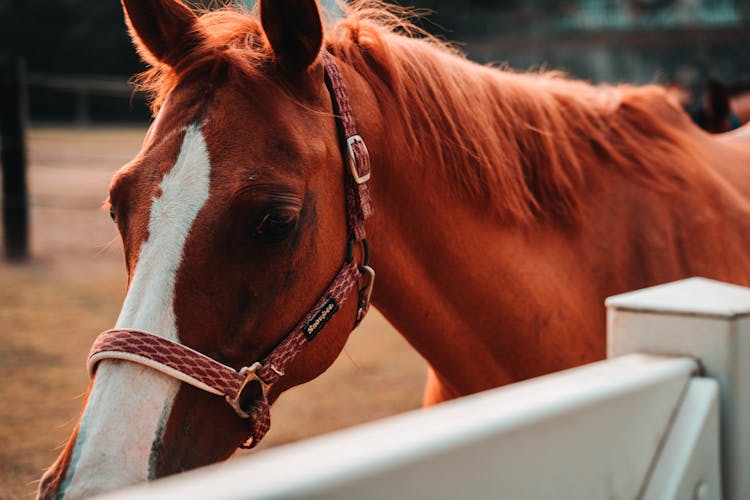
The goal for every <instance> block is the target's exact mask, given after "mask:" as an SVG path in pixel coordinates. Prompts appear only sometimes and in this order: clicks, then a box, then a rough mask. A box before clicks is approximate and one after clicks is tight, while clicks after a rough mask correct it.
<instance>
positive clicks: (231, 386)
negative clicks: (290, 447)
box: [88, 51, 375, 448]
mask: <svg viewBox="0 0 750 500" xmlns="http://www.w3.org/2000/svg"><path fill="white" fill-rule="evenodd" d="M322 58H323V67H324V69H325V83H326V86H327V88H328V90H329V92H330V94H331V100H332V103H333V108H334V113H335V115H336V122H337V124H338V127H339V132H340V134H341V139H342V140H341V143H342V152H343V156H344V161H345V164H346V168H345V172H347V173H348V175H345V179H344V186H345V193H346V194H345V197H346V214H347V225H348V232H349V238H350V240H349V251H348V252H347V259H346V261H345V262H344V264H343V265H342V266H341V268H340V269H339V271H338V273H337V274H336V276H335V277H334V278H333V280H332V281H331V283H330V284H329V285H328V287H327V288H326V290H325V291H324V292H323V294H322V295H321V296H320V298H319V299H318V301H317V302H316V303H315V305H314V306H313V308H312V309H310V311H308V312H307V314H305V316H304V317H303V318H302V319H301V320H300V321H299V323H297V325H296V326H295V327H294V328H293V329H292V331H290V332H289V333H288V334H287V335H286V337H285V338H284V339H283V340H282V341H281V342H280V343H279V344H278V345H277V346H276V347H275V348H274V349H273V350H272V351H271V353H270V354H268V356H266V357H265V358H264V359H263V360H262V361H257V362H254V363H252V364H250V365H248V366H245V367H243V368H241V369H240V370H235V369H234V368H232V367H230V366H227V365H224V364H222V363H220V362H218V361H216V360H214V359H212V358H210V357H208V356H206V355H205V354H202V353H200V352H198V351H196V350H194V349H191V348H189V347H187V346H185V345H183V344H180V343H178V342H176V341H172V340H169V339H166V338H164V337H160V336H158V335H154V334H152V333H148V332H143V331H139V330H132V329H114V330H107V331H105V332H103V333H102V334H100V335H99V336H98V337H97V338H96V340H95V341H94V345H93V346H92V347H91V351H90V353H89V358H88V370H89V373H90V374H91V376H93V374H94V372H95V371H96V365H97V363H98V362H99V361H101V360H102V359H122V360H127V361H131V362H135V363H140V364H142V365H145V366H148V367H151V368H153V369H155V370H158V371H160V372H162V373H165V374H166V375H169V376H170V377H173V378H176V379H178V380H180V381H182V382H185V383H187V384H190V385H192V386H194V387H197V388H199V389H202V390H204V391H207V392H210V393H212V394H216V395H218V396H223V397H224V398H225V399H226V400H227V402H228V403H229V404H230V406H232V408H233V409H234V410H235V412H237V414H238V415H239V416H240V417H242V418H245V419H248V421H249V422H250V425H251V428H252V431H251V435H250V437H249V438H248V440H247V442H246V443H245V444H244V445H243V447H249V448H252V447H254V446H256V445H257V444H258V443H259V442H260V440H261V439H262V438H263V436H264V435H265V434H266V432H267V431H268V429H269V428H270V426H271V415H270V411H269V404H268V399H267V397H266V396H267V394H268V389H269V388H270V387H271V386H273V385H274V384H275V383H276V382H277V381H278V380H279V378H281V377H282V376H283V375H284V372H285V370H286V367H287V366H288V365H289V364H290V363H291V362H292V361H293V360H294V358H295V357H296V356H297V355H298V354H299V352H300V351H301V350H302V348H304V347H305V345H307V344H308V343H309V342H311V341H312V340H313V339H314V338H315V336H317V335H318V333H320V331H321V330H322V329H323V327H325V325H326V324H327V323H328V321H329V320H330V319H331V317H333V315H334V314H336V312H337V311H338V310H339V308H340V306H341V304H343V302H344V301H345V300H346V299H347V298H348V297H349V296H350V295H351V294H352V292H353V291H354V290H355V289H357V290H358V308H357V318H356V322H355V325H354V326H355V327H356V325H357V324H359V322H360V321H361V320H362V318H363V317H364V315H365V314H366V313H367V310H368V308H369V305H370V294H371V292H372V285H373V282H374V279H375V272H374V271H373V270H372V268H371V267H369V265H368V260H369V250H368V248H367V240H366V239H365V220H366V219H367V217H369V216H370V214H371V213H372V203H371V201H370V194H369V191H368V186H367V181H368V180H369V179H370V173H371V171H370V155H369V152H368V150H367V146H366V145H365V143H364V141H363V140H362V137H361V136H360V135H359V134H358V133H357V127H356V122H355V120H354V114H353V112H352V109H351V104H350V102H349V96H348V94H347V92H346V87H345V85H344V80H343V77H342V76H341V71H340V70H339V67H338V65H337V64H336V62H335V61H334V60H333V57H331V55H330V54H329V53H328V52H326V51H323V53H322ZM355 243H361V244H362V246H363V249H364V254H365V255H364V264H363V265H358V264H357V263H356V262H355V261H354V259H353V257H352V246H353V245H354V244H355ZM363 280H364V282H365V283H364V284H363V286H361V288H359V287H358V286H357V285H358V283H360V282H361V281H363ZM251 386H254V387H255V389H256V391H255V393H254V394H256V395H257V397H256V398H255V399H254V400H253V401H251V403H252V404H251V405H249V407H248V405H247V404H245V403H244V402H243V396H244V395H245V393H246V392H248V391H247V390H246V389H247V388H248V387H251Z"/></svg>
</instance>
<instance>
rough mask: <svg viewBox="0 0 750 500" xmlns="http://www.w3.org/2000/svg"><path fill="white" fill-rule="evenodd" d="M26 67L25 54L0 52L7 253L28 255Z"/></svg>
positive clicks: (0, 150) (16, 256)
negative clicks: (22, 55)
mask: <svg viewBox="0 0 750 500" xmlns="http://www.w3.org/2000/svg"><path fill="white" fill-rule="evenodd" d="M24 73H25V67H24V61H23V59H22V58H21V57H18V56H13V55H7V54H0V166H1V167H2V180H3V229H4V235H3V236H4V241H5V256H6V258H7V259H8V260H10V261H22V260H25V259H26V258H27V257H28V243H29V208H28V197H27V188H26V144H25V118H26V117H25V112H24V111H25V102H26V96H25V86H24V81H25V74H24Z"/></svg>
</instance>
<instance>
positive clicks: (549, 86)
mask: <svg viewBox="0 0 750 500" xmlns="http://www.w3.org/2000/svg"><path fill="white" fill-rule="evenodd" d="M123 3H124V7H125V12H126V19H127V23H128V25H129V27H130V31H131V34H132V37H133V40H134V41H135V44H136V46H137V48H138V51H139V52H140V54H141V55H142V57H143V58H144V60H145V61H146V62H148V63H149V64H150V65H151V69H150V70H149V71H148V72H147V73H146V74H145V75H144V76H143V77H142V80H141V84H142V85H143V87H144V88H145V89H147V90H149V91H150V92H151V93H152V97H153V109H154V113H155V117H156V118H155V120H154V122H153V124H152V125H151V128H150V129H149V131H148V133H147V135H146V138H145V141H144V144H143V149H142V150H141V152H140V153H139V154H138V156H137V157H136V158H135V159H134V160H133V161H132V162H131V163H129V164H127V165H126V166H125V167H123V168H122V169H121V170H120V171H119V172H118V173H117V174H116V175H115V177H114V179H113V181H112V184H111V188H110V193H109V199H110V203H111V214H112V216H113V218H114V219H115V223H116V224H117V226H118V229H119V231H120V234H121V235H122V241H123V246H124V252H125V263H126V267H127V272H128V277H129V287H128V293H127V297H126V299H125V302H124V304H123V306H122V311H121V313H120V316H119V319H118V320H117V325H116V328H118V329H125V328H130V329H140V330H145V331H148V332H151V333H153V334H155V335H158V336H161V337H164V338H166V339H169V341H171V342H172V343H181V344H184V345H186V346H190V347H191V348H193V349H195V350H196V351H199V352H201V353H203V354H205V355H206V356H209V357H211V358H213V359H215V360H217V361H220V362H222V363H223V364H225V365H228V366H230V367H232V369H239V368H240V367H242V366H247V365H248V364H249V363H251V362H252V361H253V360H258V359H263V357H264V356H266V355H267V354H268V353H269V352H271V351H273V350H274V348H275V346H277V345H278V344H279V343H280V342H281V341H282V340H283V339H284V338H285V336H286V335H287V332H289V331H290V329H292V328H293V327H294V326H295V325H296V324H297V323H298V321H299V320H300V318H301V317H303V316H304V315H305V314H306V312H307V311H310V310H311V307H312V306H313V304H315V303H316V301H317V300H318V299H319V298H320V296H321V293H322V292H323V291H324V290H325V289H326V287H327V286H328V285H329V283H330V282H331V280H332V277H333V276H334V275H335V274H336V270H337V269H339V267H340V266H341V263H342V262H344V261H345V260H346V258H347V253H348V252H349V249H348V248H349V246H348V244H347V241H348V239H349V238H348V225H347V218H346V213H347V210H346V209H345V206H346V204H345V202H344V198H345V189H346V188H345V185H346V184H345V180H346V176H347V175H348V174H347V173H346V172H347V167H346V162H345V158H344V153H342V151H345V148H344V149H342V146H341V137H340V130H339V128H340V122H339V121H338V120H340V118H337V116H336V115H335V114H334V107H333V106H334V102H333V101H332V98H331V93H330V92H329V88H328V86H327V85H326V83H325V80H326V69H325V67H324V60H327V59H331V60H332V61H334V62H335V64H336V65H337V67H338V68H340V74H341V78H342V80H343V82H344V83H345V86H346V89H347V93H348V97H349V100H350V102H351V109H352V110H353V113H354V118H355V120H356V124H357V127H358V131H359V133H360V134H361V136H362V137H363V138H364V139H365V141H366V143H367V146H368V148H369V151H370V153H371V158H372V167H371V171H372V179H371V181H370V182H369V190H370V195H371V202H372V208H373V216H372V217H371V218H370V219H369V220H368V221H367V225H366V229H367V235H368V238H369V242H370V248H371V249H372V253H373V256H372V260H371V262H372V267H373V268H375V269H376V270H377V273H378V282H377V284H376V286H375V291H374V295H373V303H374V304H375V305H376V306H377V307H378V309H379V310H380V311H382V312H383V314H384V315H385V316H386V317H387V318H388V319H389V320H390V321H391V322H392V323H393V325H394V326H395V327H396V328H397V329H398V330H399V331H400V332H401V333H402V334H403V335H404V337H406V339H408V341H409V342H410V343H411V345H412V346H413V347H414V348H415V349H416V350H417V351H419V353H421V354H422V356H424V358H425V359H426V360H427V361H428V362H429V365H430V369H429V373H428V381H427V387H426V390H425V395H424V403H425V404H427V405H430V404H434V403H438V402H440V401H444V400H447V399H450V398H455V397H458V396H462V395H465V394H470V393H474V392H477V391H481V390H484V389H488V388H491V387H496V386H499V385H503V384H507V383H510V382H514V381H517V380H521V379H525V378H529V377H534V376H537V375H541V374H545V373H549V372H553V371H556V370H561V369H563V368H568V367H571V366H574V365H579V364H581V363H587V362H591V361H594V360H598V359H601V358H602V357H604V355H605V336H604V327H605V322H604V310H603V306H602V302H603V300H604V298H605V297H607V296H608V295H611V294H615V293H619V292H622V291H625V290H632V289H636V288H641V287H645V286H649V285H653V284H657V283H662V282H666V281H671V280H675V279H678V278H683V277H686V276H693V275H700V276H706V277H710V278H716V279H721V280H724V281H729V282H733V283H738V284H746V285H747V284H750V198H749V197H750V145H749V144H748V142H747V141H746V140H745V139H743V137H747V134H745V133H743V134H735V135H734V136H733V137H713V136H710V135H709V134H706V133H704V132H702V131H701V130H699V129H698V128H697V127H696V126H694V125H693V124H692V123H691V122H690V119H689V118H688V117H687V116H686V115H685V114H684V113H683V112H682V111H681V110H679V109H678V107H677V106H675V105H673V104H672V103H671V101H669V100H668V99H667V98H666V94H665V91H664V90H663V89H661V88H657V87H654V86H651V87H643V88H635V87H629V86H617V87H595V86H591V85H589V84H587V83H583V82H579V81H571V80H567V79H565V78H562V77H561V76H560V75H557V74H551V73H540V74H518V73H514V72H511V71H508V70H499V69H495V68H490V67H485V66H480V65H478V64H475V63H472V62H470V61H468V60H466V59H465V58H464V57H462V56H461V55H460V54H458V53H457V52H456V51H455V50H453V49H451V48H449V47H447V46H445V45H444V44H441V43H439V42H437V41H435V40H432V39H430V38H429V37H409V36H406V35H404V29H405V28H406V29H407V30H408V26H406V24H405V23H404V22H403V21H401V20H399V19H398V18H397V17H396V16H391V15H389V14H387V12H386V11H385V9H383V8H382V7H375V8H373V7H370V8H364V7H354V8H351V9H350V10H349V11H348V12H346V13H345V15H344V17H343V19H340V20H338V21H336V22H335V23H333V22H331V23H330V25H329V26H326V29H323V22H322V21H321V15H320V12H319V9H318V7H317V5H316V3H315V1H314V0H261V1H260V4H259V7H258V9H257V10H258V14H259V15H257V16H256V15H254V14H250V13H246V12H242V11H240V10H237V9H235V10H233V9H226V8H225V9H222V10H218V11H214V12H210V13H206V14H203V15H201V16H198V15H196V14H194V13H193V12H192V11H191V10H190V9H188V8H187V7H185V6H184V5H183V4H181V3H180V2H179V1H178V0H123ZM370 5H372V4H370ZM337 127H339V128H337ZM355 248H356V250H355V251H354V254H355V258H356V259H357V260H358V262H359V261H361V259H362V258H363V256H362V255H361V254H362V252H361V251H360V250H359V248H360V247H359V246H356V247H355ZM357 304H358V301H356V300H353V299H350V300H348V301H345V302H343V303H342V304H341V305H340V310H339V311H338V313H337V314H336V315H335V316H333V317H332V318H330V321H328V323H327V325H326V326H325V328H323V330H322V331H321V332H320V333H319V334H318V335H317V337H316V338H315V339H314V340H312V341H310V342H308V344H309V345H306V346H305V348H304V349H303V350H301V351H300V353H299V356H297V357H296V358H295V360H294V361H293V362H291V363H290V364H289V366H288V367H287V369H286V370H285V373H284V375H283V376H280V378H279V379H278V383H275V384H274V385H273V386H272V387H270V389H269V390H268V394H267V398H268V401H270V402H272V401H273V400H275V399H276V398H277V397H278V396H279V394H280V393H281V392H283V391H284V390H286V389H288V388H290V387H292V386H294V385H297V384H301V383H303V382H305V381H308V380H310V379H312V378H314V377H316V376H317V375H318V374H320V373H321V372H323V371H324V370H325V369H326V368H327V367H328V366H329V365H330V364H331V363H332V362H333V360H334V359H335V358H336V356H337V355H338V354H339V352H340V351H341V350H342V348H343V346H344V343H345V342H346V340H347V337H348V335H349V333H350V330H351V328H352V323H353V321H354V318H355V316H356V312H357ZM316 324H317V323H316ZM279 375H280V374H279ZM342 404H345V402H342ZM247 434H248V425H247V421H246V420H243V419H242V418H239V417H238V415H237V414H236V413H235V412H234V411H233V410H232V408H231V407H230V406H229V405H227V404H226V402H225V401H224V400H223V399H222V398H220V397H217V396H216V395H214V394H210V393H208V392H205V391H202V390H200V389H198V388H196V387H193V386H191V385H189V384H186V383H182V382H180V381H178V380H177V379H175V378H173V377H170V376H168V375H166V374H164V373H162V372H161V371H158V370H155V369H152V368H151V367H148V366H143V365H141V364H138V363H133V362H130V361H128V360H123V359H120V360H115V359H104V360H102V361H101V362H100V363H99V365H98V369H97V371H96V373H95V377H94V378H93V379H92V383H91V386H90V388H89V392H88V397H87V403H86V405H85V408H84V410H83V413H82V415H81V418H80V421H79V423H78V426H77V428H76V430H75V432H74V434H73V436H72V437H71V438H70V441H69V442H68V445H67V446H66V448H65V449H64V451H63V452H62V454H61V455H60V457H59V458H58V460H57V461H56V462H55V463H54V465H53V466H52V467H51V468H50V469H49V470H48V471H47V472H46V474H45V475H44V477H43V479H42V482H41V486H40V496H41V497H42V498H59V497H64V498H83V497H87V496H91V495H94V494H97V493H102V492H106V491H110V490H112V489H115V488H120V487H123V486H127V485H130V484H133V483H137V482H140V481H147V480H151V479H154V478H158V477H162V476H165V475H168V474H172V473H176V472H179V471H183V470H186V469H190V468H194V467H197V466H201V465H204V464H208V463H211V462H216V461H220V460H223V459H225V458H227V457H228V456H230V455H231V454H232V452H233V451H234V450H235V449H236V448H237V446H238V445H239V444H240V443H242V442H243V441H244V440H245V439H246V438H247ZM248 491H252V478H248Z"/></svg>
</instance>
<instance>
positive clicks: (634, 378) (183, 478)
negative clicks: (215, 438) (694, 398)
mask: <svg viewBox="0 0 750 500" xmlns="http://www.w3.org/2000/svg"><path fill="white" fill-rule="evenodd" d="M696 369H697V365H696V363H695V362H694V361H693V360H691V359H687V358H666V357H659V356H647V355H640V354H635V355H630V356H625V357H621V358H618V359H615V360H610V361H606V362H600V363H594V364H591V365H587V366H584V367H580V368H575V369H572V370H566V371H564V372H560V373H558V374H554V375H550V376H546V377H540V378H538V379H534V380H530V381H526V382H522V383H519V384H514V385H512V386H507V387H504V388H500V389H495V390H493V391H488V392H486V393H482V394H478V395H474V396H470V397H467V398H463V399H462V400H459V401H454V402H449V403H446V404H443V405H439V406H438V407H435V408H432V409H430V410H423V411H416V412H411V413H409V414H405V415H400V416H397V417H393V418H390V419H386V420H382V421H379V422H375V423H371V424H367V425H364V426H360V427H358V428H353V429H349V430H345V431H341V432H338V433H334V434H330V435H327V436H323V437H320V438H316V439H311V440H308V441H305V442H301V443H296V444H292V445H288V446H284V447H280V448H276V449H272V450H267V451H264V452H263V453H262V454H258V455H256V456H251V457H247V458H245V459H241V460H235V461H233V462H231V463H229V464H226V465H222V466H220V467H215V466H214V467H210V468H206V469H204V470H200V471H195V472H193V473H187V474H183V475H180V476H178V477H173V478H168V479H166V480H163V481H157V482H155V483H152V484H150V485H145V486H141V487H138V488H135V489H132V490H129V491H127V492H121V493H118V494H114V495H112V496H111V498H118V499H125V498H138V499H162V498H164V499H166V498H212V499H240V498H308V499H313V498H321V499H322V498H325V499H350V498H358V499H367V498H430V499H440V498H446V499H447V498H450V499H455V498H461V497H468V498H523V499H542V498H550V499H552V498H554V499H566V498H568V499H576V500H584V499H595V500H600V499H603V498H607V499H632V498H636V497H637V496H639V495H641V494H642V493H643V490H644V488H645V486H646V480H647V479H648V477H649V471H650V470H651V469H652V467H653V466H654V464H655V463H656V461H657V456H658V453H659V451H660V449H661V446H662V444H663V442H664V440H665V439H666V435H667V431H668V429H669V427H670V425H671V423H672V420H673V418H674V415H675V412H676V411H677V409H678V408H679V406H680V405H681V404H682V398H683V395H684V393H685V390H686V388H687V386H688V384H689V382H690V380H691V376H692V374H693V373H694V372H695V371H696ZM342 404H345V403H342Z"/></svg>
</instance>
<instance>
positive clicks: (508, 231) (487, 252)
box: [354, 90, 603, 399]
mask: <svg viewBox="0 0 750 500" xmlns="http://www.w3.org/2000/svg"><path fill="white" fill-rule="evenodd" d="M480 91H481V90H480ZM370 99H372V98H371V97H368V98H366V99H363V100H362V101H361V102H362V104H359V103H357V102H355V103H354V107H355V109H358V106H366V104H365V102H367V100H370ZM384 99H387V97H383V96H380V98H379V99H378V102H380V103H381V104H383V105H382V106H381V112H384V113H386V115H385V116H382V117H381V118H380V120H381V122H382V123H387V124H388V125H387V127H381V128H380V129H378V130H365V131H364V132H365V133H366V136H365V137H367V138H368V141H369V140H370V139H369V138H370V137H371V136H372V137H374V143H375V145H374V147H373V146H372V145H371V148H372V149H373V150H374V151H375V153H374V155H373V156H374V159H375V164H374V166H373V181H372V186H371V192H372V196H373V205H374V209H375V215H374V216H373V218H372V219H371V220H370V221H369V222H368V234H369V237H370V242H371V248H372V250H373V264H374V267H375V269H376V271H377V273H378V279H377V284H376V286H375V295H374V303H375V305H376V307H378V309H380V310H381V311H382V312H383V313H384V315H385V316H386V317H387V318H388V320H389V321H390V322H391V323H392V324H393V325H394V326H395V327H396V328H397V329H398V330H399V331H400V332H401V333H402V335H404V337H405V338H406V339H407V340H408V341H409V342H410V343H411V344H412V345H413V346H414V347H415V348H416V349H417V350H418V351H419V352H420V353H421V354H422V355H423V356H424V357H425V359H427V361H428V362H429V363H430V365H431V367H432V368H433V370H434V371H435V372H436V373H437V375H438V377H439V379H440V384H441V386H442V387H441V389H440V392H441V397H440V398H438V399H445V398H446V397H452V396H456V395H460V394H468V393H472V392H476V391H478V390H482V389H486V388H490V387H494V386H497V385H499V384H502V383H507V382H512V381H515V380H519V379H522V378H528V377H530V376H534V375H539V374H541V373H544V372H548V371H553V370H556V369H561V368H563V367H565V366H567V365H569V364H570V363H569V362H567V360H563V359H562V357H561V356H559V355H557V354H555V352H554V349H555V348H556V347H557V348H565V349H567V351H568V352H570V353H572V355H574V356H577V357H578V358H579V359H583V360H590V359H593V358H594V357H600V356H601V355H602V354H603V343H602V341H601V340H599V341H598V342H599V344H597V346H596V348H597V354H596V356H594V355H592V354H591V351H590V350H589V349H590V346H591V345H593V344H595V343H596V342H597V340H595V335H594V332H591V333H590V335H589V337H591V342H589V343H588V344H587V346H586V348H585V349H582V348H581V347H580V346H578V347H576V346H573V345H572V344H573V340H572V339H568V338H566V337H565V335H561V336H560V337H559V338H558V339H557V342H558V345H557V346H556V345H554V343H553V344H552V345H548V346H544V347H543V346H542V345H541V344H542V340H541V338H540V337H539V336H538V335H537V337H535V338H532V339H530V340H529V339H523V338H520V337H519V333H520V332H539V331H541V330H542V329H543V328H544V326H545V324H547V323H548V322H550V321H553V320H554V321H557V322H558V324H559V325H561V326H562V324H563V323H564V322H566V321H576V320H577V318H578V316H575V317H574V318H573V319H572V320H571V319H569V318H564V317H563V312H564V308H563V307H561V308H559V309H556V310H552V311H550V312H547V313H540V311H541V310H543V307H542V304H544V302H545V301H548V300H549V297H545V295H544V294H545V293H550V294H552V293H558V292H559V293H560V294H562V290H563V288H564V286H565V285H566V284H567V285H568V286H570V285H571V282H570V281H569V279H573V278H575V276H574V274H575V271H574V269H575V267H576V266H580V256H577V255H575V254H574V252H573V251H572V248H573V247H572V246H571V245H570V244H569V241H570V238H571V237H572V236H571V234H570V233H569V232H568V231H566V230H561V228H559V227H557V226H555V225H552V224H548V223H543V222H537V223H534V224H525V225H521V224H519V223H517V221H516V222H512V223H508V219H504V218H503V217H502V216H501V215H500V212H499V211H497V210H495V209H494V207H492V206H488V205H487V203H490V201H489V200H486V198H484V201H483V198H482V197H483V196H485V197H486V195H477V197H472V196H467V194H466V192H465V191H463V190H462V189H461V188H458V186H457V185H456V179H455V177H453V176H452V175H449V174H447V173H446V172H444V171H441V170H440V168H439V167H435V168H432V166H433V165H436V164H437V163H438V162H439V161H442V160H440V158H441V157H443V158H444V151H442V150H441V146H442V145H441V144H440V143H439V142H435V141H433V140H425V141H416V142H415V141H412V140H409V139H408V138H409V135H410V132H409V131H408V130H405V129H404V128H403V124H404V123H405V122H406V121H407V120H408V119H409V117H408V116H404V115H396V116H388V115H387V113H388V110H389V109H395V108H396V106H391V105H389V103H388V102H386V101H385V100H384ZM370 102H376V101H375V100H370ZM418 104H421V103H416V102H415V103H414V105H415V106H416V105H418ZM506 126H507V125H506ZM454 161H457V162H464V161H465V162H466V163H467V164H468V163H469V162H471V161H474V160H473V159H472V158H459V157H457V158H455V159H454ZM446 166H449V165H446ZM553 265H563V266H567V269H569V270H570V271H571V272H570V276H567V275H566V273H559V272H557V273H554V272H552V268H553ZM580 289H584V287H580ZM538 290H546V292H544V293H542V294H540V293H539V292H538ZM576 293H578V292H576V291H572V292H570V293H569V294H568V296H566V297H565V298H564V299H563V302H568V303H573V302H574V301H575V300H576V299H577V298H578V297H577V296H576ZM589 302H592V303H596V302H595V301H592V300H589ZM581 312H583V311H581ZM576 327H578V329H579V333H580V330H581V329H583V330H585V329H586V327H585V326H582V325H580V324H577V325H576ZM572 329H573V328H571V329H570V330H572ZM532 335H533V334H532ZM584 335H587V333H586V332H585V331H584ZM564 344H570V345H564ZM542 351H544V352H542ZM540 352H541V354H540ZM498 353H499V354H498ZM532 356H534V357H535V358H534V359H535V362H534V363H530V362H527V360H530V359H531V357H532ZM540 359H541V361H540ZM459 367H460V368H459Z"/></svg>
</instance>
